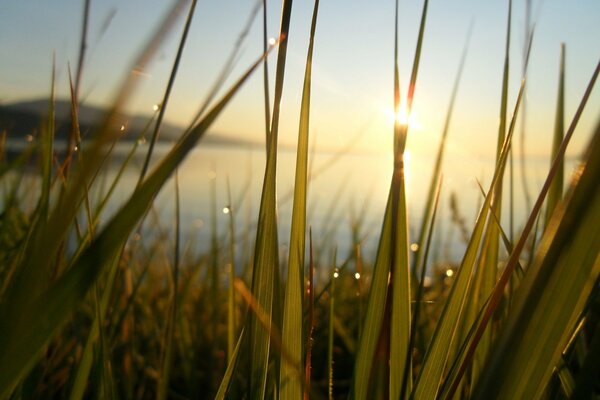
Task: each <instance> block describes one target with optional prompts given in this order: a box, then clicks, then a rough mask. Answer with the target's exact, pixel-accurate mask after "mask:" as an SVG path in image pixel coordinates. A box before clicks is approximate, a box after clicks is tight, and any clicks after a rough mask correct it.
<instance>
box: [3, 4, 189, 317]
mask: <svg viewBox="0 0 600 400" xmlns="http://www.w3.org/2000/svg"><path fill="white" fill-rule="evenodd" d="M184 2H185V1H184V0H179V1H177V2H175V3H174V4H173V5H172V7H170V8H169V10H168V12H167V14H166V15H165V17H164V18H163V20H162V21H161V23H160V25H159V26H158V28H157V29H156V30H155V31H154V33H153V35H152V36H151V37H150V40H148V42H147V44H146V45H145V46H144V47H143V48H142V51H141V52H140V53H139V55H138V57H137V58H136V60H135V62H134V66H137V67H139V68H142V67H143V66H145V65H146V64H147V63H148V62H149V61H150V59H151V58H152V56H153V55H154V54H155V53H156V48H157V45H158V43H160V42H161V40H163V38H164V37H165V35H166V34H167V33H168V32H169V30H170V29H171V27H172V26H173V24H174V22H175V20H176V17H177V14H178V12H179V10H180V8H181V6H182V5H183V3H184ZM136 83H137V81H136V80H135V79H133V75H130V74H128V75H127V77H126V78H125V79H124V82H123V83H122V84H121V86H120V89H119V91H118V94H117V96H116V98H115V101H114V102H113V106H112V109H111V110H110V112H109V113H108V116H107V117H106V118H105V120H104V121H103V123H102V125H101V128H100V133H99V134H98V135H97V136H96V139H95V141H94V143H93V144H92V145H91V148H90V151H89V152H88V153H87V156H86V163H85V165H84V166H83V168H80V169H79V170H78V174H77V176H76V177H75V179H72V180H70V184H69V187H68V189H67V192H66V193H65V195H64V196H62V198H60V199H59V201H58V202H57V204H56V205H55V207H54V209H53V212H52V213H51V214H50V215H49V218H48V223H47V224H46V229H43V232H41V234H40V235H38V236H39V237H40V238H41V239H39V240H28V242H27V243H26V245H25V246H24V247H23V252H24V258H23V260H22V262H21V263H20V266H19V269H18V271H16V274H15V277H14V278H13V280H12V282H11V285H10V287H9V288H8V290H7V293H6V297H5V302H4V303H1V304H0V315H3V316H5V317H7V316H8V315H9V314H10V313H11V312H12V311H10V310H6V308H7V306H6V304H13V305H14V304H25V303H28V302H30V301H32V300H33V298H34V297H35V295H37V294H39V293H40V292H39V291H36V290H35V285H37V284H38V283H39V282H41V281H44V280H41V279H39V271H40V270H46V269H48V268H49V266H48V265H49V264H50V263H51V262H52V261H53V260H54V256H55V255H56V253H57V251H58V249H59V247H60V244H61V243H62V242H63V240H64V237H66V235H67V234H68V231H69V229H70V228H71V226H72V225H71V224H72V221H73V220H74V218H75V216H76V214H77V212H78V209H79V207H78V205H79V204H80V202H81V201H82V198H83V197H84V194H85V191H86V190H85V188H86V187H87V186H86V185H85V182H87V181H88V178H89V177H90V176H92V175H93V174H94V173H95V172H96V168H97V167H98V166H99V164H100V161H101V159H102V158H103V157H102V154H103V153H104V151H105V150H104V145H105V144H107V143H110V142H111V140H112V137H113V136H114V135H113V134H112V133H111V131H110V129H109V127H110V126H111V123H112V121H113V120H114V118H115V116H116V115H117V113H118V111H119V110H120V109H121V108H122V106H123V105H124V103H125V102H126V100H127V99H128V98H129V96H130V94H131V93H132V92H133V89H134V88H135V86H136V85H135V84H136ZM5 310H6V311H5Z"/></svg>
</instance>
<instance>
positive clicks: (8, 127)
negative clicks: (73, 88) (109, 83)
mask: <svg viewBox="0 0 600 400" xmlns="http://www.w3.org/2000/svg"><path fill="white" fill-rule="evenodd" d="M54 108H55V109H54V115H55V121H56V124H55V126H56V128H55V138H56V139H57V140H66V139H67V138H68V136H69V132H70V120H71V103H70V101H68V100H56V102H55V104H54ZM106 114H107V111H106V110H105V109H103V108H99V107H94V106H88V105H81V106H80V107H79V128H80V132H81V135H82V138H83V139H84V140H85V139H86V138H90V137H93V135H94V134H96V133H97V132H98V129H99V127H100V124H101V123H102V122H103V120H104V117H105V116H106ZM47 115H48V100H47V99H35V100H30V101H22V102H18V103H12V104H7V105H0V130H5V131H6V132H7V135H8V137H9V138H11V139H19V138H21V137H25V136H26V135H33V136H36V135H37V134H38V132H39V129H40V127H41V126H43V124H44V123H45V120H46V117H47ZM149 119H150V117H147V116H139V115H135V116H131V115H127V114H121V115H118V116H117V118H116V119H115V121H114V122H115V123H114V126H113V127H111V129H115V130H117V131H118V130H121V128H122V127H123V132H124V133H123V134H124V138H125V139H134V138H135V137H137V135H138V134H139V132H141V130H142V129H143V128H144V126H146V124H147V123H148V121H149ZM182 131H183V129H182V128H180V127H178V126H175V125H172V124H169V123H163V124H162V126H161V139H162V140H173V139H175V138H177V137H178V135H180V134H181V132H182Z"/></svg>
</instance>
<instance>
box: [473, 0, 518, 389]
mask: <svg viewBox="0 0 600 400" xmlns="http://www.w3.org/2000/svg"><path fill="white" fill-rule="evenodd" d="M511 23H512V0H509V1H508V15H507V21H506V44H505V53H504V71H503V75H502V98H501V103H500V116H499V120H500V124H499V127H498V144H497V149H496V162H498V159H499V158H500V152H501V151H502V145H503V143H504V140H505V138H506V128H507V108H508V83H509V68H510V36H511ZM512 161H513V156H512V146H511V147H510V148H509V196H512V192H511V190H510V188H511V186H512ZM503 177H504V174H502V175H501V176H500V177H499V182H498V185H497V186H496V189H495V191H494V192H493V195H492V208H493V211H492V213H494V214H496V216H497V217H498V218H499V219H500V218H501V215H502V196H503V185H504V184H503V182H504V178H503ZM511 207H512V197H509V209H510V210H512V208H511ZM511 218H512V215H511V214H510V212H509V220H510V219H511ZM510 224H511V227H512V222H510ZM499 237H500V234H499V232H498V225H496V224H489V223H488V225H487V228H486V232H485V233H484V238H485V239H484V246H485V247H484V248H483V249H482V256H481V257H482V263H481V267H480V268H479V270H478V271H477V274H478V275H480V276H479V277H478V285H477V292H478V297H477V300H476V301H477V304H478V305H477V309H479V308H481V307H482V305H483V303H484V301H485V299H487V297H488V296H489V294H490V293H491V292H492V289H493V287H494V284H495V282H496V277H497V271H498V258H499V246H500V243H499V241H500V240H499ZM493 334H494V332H493V331H492V329H491V328H489V329H488V330H487V331H486V332H485V333H484V336H483V338H482V342H481V344H480V346H479V347H478V349H477V352H476V354H475V358H476V362H475V363H474V364H473V368H472V379H473V380H476V379H477V375H478V374H479V368H481V366H483V364H484V363H485V360H486V358H487V356H488V354H489V351H490V349H491V345H492V340H493Z"/></svg>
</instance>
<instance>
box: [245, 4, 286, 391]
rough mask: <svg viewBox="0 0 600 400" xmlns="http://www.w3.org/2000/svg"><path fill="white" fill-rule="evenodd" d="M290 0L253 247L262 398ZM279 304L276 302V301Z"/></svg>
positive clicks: (275, 285) (255, 353) (273, 287)
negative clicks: (259, 311) (262, 317)
mask: <svg viewBox="0 0 600 400" xmlns="http://www.w3.org/2000/svg"><path fill="white" fill-rule="evenodd" d="M291 13H292V1H291V0H285V1H284V2H283V8H282V16H281V28H280V38H281V40H282V41H281V43H280V45H279V51H278V54H277V67H276V76H275V99H274V106H273V119H272V121H271V129H270V135H269V138H268V140H267V162H266V166H265V175H264V180H263V188H262V194H261V199H260V208H259V215H258V226H257V230H256V245H255V250H254V271H253V274H252V294H253V296H254V298H255V299H256V301H257V305H258V307H260V308H261V309H262V310H264V312H265V314H266V316H267V318H268V321H267V322H268V323H267V326H263V324H261V322H260V321H259V319H258V318H257V316H256V314H253V313H251V314H250V320H249V331H250V332H248V333H249V346H250V349H249V352H250V359H251V360H252V362H251V365H250V376H249V379H250V397H251V398H256V399H262V398H263V397H264V396H265V393H266V392H265V390H266V385H267V371H268V368H269V358H270V357H269V354H270V345H271V338H270V336H269V331H270V329H271V323H272V322H273V320H274V319H275V320H277V318H278V316H275V317H274V316H273V309H274V307H273V299H274V297H277V296H276V292H278V291H279V255H278V251H279V245H278V240H277V201H276V196H277V189H276V179H275V178H276V170H277V137H278V130H279V113H280V108H281V96H282V93H283V79H284V73H285V60H286V54H287V46H288V40H289V27H290V18H291ZM277 307H279V305H277Z"/></svg>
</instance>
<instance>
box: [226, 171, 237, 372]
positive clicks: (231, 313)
mask: <svg viewBox="0 0 600 400" xmlns="http://www.w3.org/2000/svg"><path fill="white" fill-rule="evenodd" d="M227 207H228V210H229V211H228V214H229V215H228V217H229V271H228V273H229V283H228V289H227V360H228V364H229V363H230V362H231V360H232V357H233V353H234V351H235V347H234V346H235V342H236V340H235V336H236V332H235V329H236V328H235V289H234V287H233V281H234V279H235V219H234V217H233V213H234V209H235V207H234V206H233V204H232V203H231V185H230V184H229V176H227Z"/></svg>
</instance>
